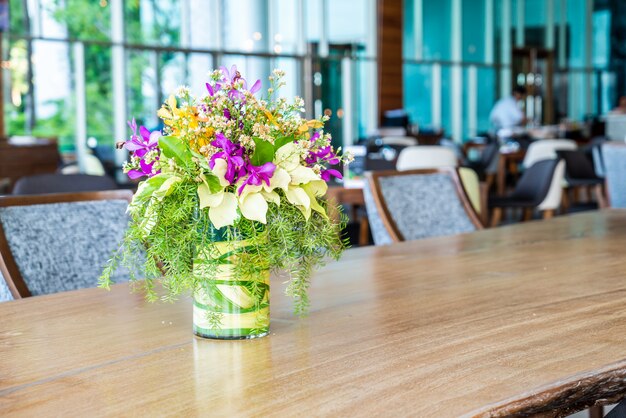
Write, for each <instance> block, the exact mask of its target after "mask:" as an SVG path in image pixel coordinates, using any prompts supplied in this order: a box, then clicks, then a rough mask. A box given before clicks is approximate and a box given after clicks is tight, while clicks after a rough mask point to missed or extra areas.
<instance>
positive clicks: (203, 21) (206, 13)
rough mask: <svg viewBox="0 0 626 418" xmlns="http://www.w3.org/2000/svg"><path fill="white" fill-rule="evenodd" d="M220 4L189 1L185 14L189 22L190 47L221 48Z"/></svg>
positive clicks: (212, 0)
mask: <svg viewBox="0 0 626 418" xmlns="http://www.w3.org/2000/svg"><path fill="white" fill-rule="evenodd" d="M219 3H220V0H189V6H188V7H187V8H186V9H185V12H186V13H187V14H188V18H187V19H188V22H189V28H188V34H189V40H188V45H189V46H191V47H192V48H206V49H219V48H220V35H221V30H222V28H221V27H220V23H221V16H220V14H219Z"/></svg>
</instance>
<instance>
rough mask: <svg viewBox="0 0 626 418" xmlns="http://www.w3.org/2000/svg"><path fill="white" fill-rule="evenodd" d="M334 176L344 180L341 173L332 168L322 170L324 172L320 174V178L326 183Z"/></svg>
mask: <svg viewBox="0 0 626 418" xmlns="http://www.w3.org/2000/svg"><path fill="white" fill-rule="evenodd" d="M332 176H334V177H337V178H338V179H342V178H343V176H342V175H341V173H340V172H339V171H337V170H334V169H332V168H326V169H322V171H321V172H320V177H321V178H322V180H324V181H329V180H330V178H331V177H332Z"/></svg>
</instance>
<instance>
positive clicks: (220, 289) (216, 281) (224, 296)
mask: <svg viewBox="0 0 626 418" xmlns="http://www.w3.org/2000/svg"><path fill="white" fill-rule="evenodd" d="M245 244H246V243H245V241H223V242H218V243H216V245H215V247H216V249H217V254H209V251H208V250H204V251H200V252H199V253H198V254H197V256H196V259H195V260H194V266H193V268H194V275H195V276H196V277H203V278H204V280H202V283H203V285H202V286H201V287H200V288H199V289H198V290H196V291H195V292H194V295H193V299H194V300H193V332H194V334H196V335H197V336H199V337H203V338H213V339H221V340H243V339H251V338H259V337H264V336H266V335H267V334H269V329H270V280H269V279H270V273H269V269H263V270H260V271H257V272H255V273H251V274H246V275H243V276H242V275H241V274H239V276H240V277H239V278H237V279H235V275H234V274H233V272H234V270H235V268H236V264H237V263H242V262H244V260H243V259H242V257H241V256H240V253H241V250H242V248H244V247H245ZM213 251H214V252H215V249H214V250H213ZM215 257H218V258H219V260H220V264H219V265H218V266H217V269H216V268H215V267H209V262H208V260H209V259H210V258H211V259H213V260H214V259H215ZM212 265H213V266H214V265H215V264H214V261H213V264H212ZM211 270H212V271H211ZM207 276H209V277H207Z"/></svg>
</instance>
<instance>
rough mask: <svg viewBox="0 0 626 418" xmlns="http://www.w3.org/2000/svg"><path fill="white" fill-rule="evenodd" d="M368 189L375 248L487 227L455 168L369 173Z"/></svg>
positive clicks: (367, 204)
mask: <svg viewBox="0 0 626 418" xmlns="http://www.w3.org/2000/svg"><path fill="white" fill-rule="evenodd" d="M366 176H367V181H366V183H365V187H364V189H363V193H364V198H365V207H366V209H367V217H368V219H369V223H370V229H371V231H372V236H373V238H374V243H375V244H376V245H386V244H391V243H393V242H399V241H405V240H414V239H421V238H428V237H437V236H444V235H454V234H461V233H465V232H472V231H475V230H477V229H482V227H483V226H482V224H481V222H480V220H479V219H478V217H477V216H476V213H475V212H474V210H473V209H472V205H471V203H470V202H469V200H468V198H467V196H466V194H465V191H464V190H463V187H462V186H461V181H460V179H459V176H458V174H457V171H456V170H455V169H454V168H441V169H431V170H410V171H402V172H400V171H377V172H368V173H366Z"/></svg>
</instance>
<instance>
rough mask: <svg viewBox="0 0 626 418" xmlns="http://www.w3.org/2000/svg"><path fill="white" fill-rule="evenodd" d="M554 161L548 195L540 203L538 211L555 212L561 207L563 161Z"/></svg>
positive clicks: (563, 173)
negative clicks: (554, 165)
mask: <svg viewBox="0 0 626 418" xmlns="http://www.w3.org/2000/svg"><path fill="white" fill-rule="evenodd" d="M553 161H556V162H557V164H556V167H555V168H554V172H553V173H552V181H551V182H550V187H549V188H548V194H546V197H545V198H544V199H543V200H542V201H541V203H540V204H539V206H537V209H539V210H555V209H558V208H559V207H560V206H561V198H562V197H563V181H564V180H565V161H563V160H553Z"/></svg>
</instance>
